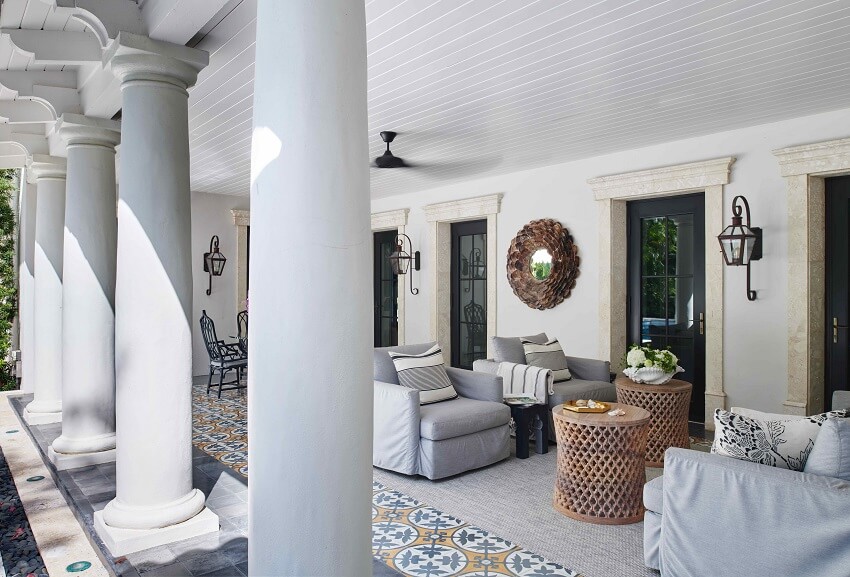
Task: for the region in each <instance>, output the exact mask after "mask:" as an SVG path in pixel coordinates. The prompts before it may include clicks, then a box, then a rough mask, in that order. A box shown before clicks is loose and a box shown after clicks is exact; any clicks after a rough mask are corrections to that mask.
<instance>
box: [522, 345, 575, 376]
mask: <svg viewBox="0 0 850 577" xmlns="http://www.w3.org/2000/svg"><path fill="white" fill-rule="evenodd" d="M520 340H521V341H522V348H523V349H525V364H527V365H530V366H532V367H542V368H544V369H549V370H551V371H552V376H553V377H555V382H556V383H562V382H564V381H569V380H570V379H572V378H573V376H572V374H571V373H570V367H569V366H568V365H567V356H566V355H565V354H564V349H562V348H561V343H559V342H558V339H552V340H551V341H546V342H539V341H532V340H530V339H520Z"/></svg>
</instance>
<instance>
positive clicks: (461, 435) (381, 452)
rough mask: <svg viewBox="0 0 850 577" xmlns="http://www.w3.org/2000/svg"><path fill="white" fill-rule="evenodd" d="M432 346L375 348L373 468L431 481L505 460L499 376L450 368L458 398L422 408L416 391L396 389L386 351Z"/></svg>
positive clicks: (506, 412) (505, 414)
mask: <svg viewBox="0 0 850 577" xmlns="http://www.w3.org/2000/svg"><path fill="white" fill-rule="evenodd" d="M434 344H435V343H426V344H420V345H405V346H399V347H388V348H378V349H375V351H374V377H375V411H374V421H375V427H374V439H373V449H372V464H373V465H374V466H376V467H380V468H382V469H389V470H391V471H395V472H397V473H404V474H406V475H423V476H425V477H428V478H429V479H432V480H433V479H441V478H443V477H449V476H451V475H457V474H458V473H463V472H464V471H469V470H472V469H477V468H479V467H484V466H486V465H490V464H492V463H495V462H497V461H501V460H503V459H506V458H507V457H508V455H509V454H510V446H509V441H510V432H509V428H508V423H509V422H510V419H511V411H510V409H509V408H508V407H507V406H506V405H504V404H502V379H501V378H500V377H496V376H494V375H485V374H480V373H474V372H472V371H465V370H462V369H455V368H451V367H447V368H446V372H447V373H448V375H449V379H450V380H451V382H452V385H453V386H454V388H455V390H456V391H457V394H458V398H456V399H453V400H451V401H443V402H440V403H434V404H430V405H424V406H420V405H419V391H417V390H414V389H409V388H407V387H403V386H401V385H399V383H398V373H397V372H396V369H395V365H394V364H393V362H392V359H391V358H390V356H389V351H399V352H405V353H411V354H418V353H422V352H424V351H426V350H428V349H429V348H431V347H432V346H433V345H434Z"/></svg>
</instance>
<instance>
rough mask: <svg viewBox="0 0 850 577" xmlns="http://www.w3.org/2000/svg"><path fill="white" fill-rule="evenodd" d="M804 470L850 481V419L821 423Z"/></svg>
mask: <svg viewBox="0 0 850 577" xmlns="http://www.w3.org/2000/svg"><path fill="white" fill-rule="evenodd" d="M803 470H804V471H805V472H806V473H812V474H814V475H823V476H825V477H836V478H838V479H844V480H845V481H850V420H848V419H827V421H826V422H824V424H823V425H821V429H820V432H819V433H818V438H817V440H816V441H815V446H814V448H813V449H812V452H811V453H810V454H809V458H808V460H807V461H806V467H805V469H803Z"/></svg>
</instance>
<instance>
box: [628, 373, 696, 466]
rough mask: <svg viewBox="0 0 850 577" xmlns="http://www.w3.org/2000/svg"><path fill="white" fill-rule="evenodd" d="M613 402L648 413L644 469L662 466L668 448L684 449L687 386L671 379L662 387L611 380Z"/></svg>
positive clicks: (687, 440) (688, 399)
mask: <svg viewBox="0 0 850 577" xmlns="http://www.w3.org/2000/svg"><path fill="white" fill-rule="evenodd" d="M614 384H615V385H617V402H618V403H625V404H627V405H632V406H635V407H641V408H642V409H646V410H647V411H649V414H650V415H651V416H652V418H651V419H650V421H649V438H648V439H647V441H646V466H647V467H663V466H664V452H665V451H666V450H667V449H669V448H670V447H681V448H683V449H688V448H690V446H691V443H690V438H689V437H688V410H689V409H690V406H691V389H693V385H691V383H688V382H685V381H680V380H677V379H672V380H670V381H669V382H668V383H666V384H664V385H644V384H640V383H635V382H634V381H632V380H631V379H629V377H627V376H626V375H623V374H620V375H618V376H617V378H616V379H614Z"/></svg>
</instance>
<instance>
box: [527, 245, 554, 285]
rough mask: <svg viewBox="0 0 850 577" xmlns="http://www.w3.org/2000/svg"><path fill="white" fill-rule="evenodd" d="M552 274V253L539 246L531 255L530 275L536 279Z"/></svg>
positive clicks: (545, 277)
mask: <svg viewBox="0 0 850 577" xmlns="http://www.w3.org/2000/svg"><path fill="white" fill-rule="evenodd" d="M551 274H552V255H551V254H550V253H549V251H548V250H547V249H545V248H539V249H537V250H536V251H534V254H532V255H531V276H533V277H534V278H535V279H536V280H546V279H547V278H549V275H551Z"/></svg>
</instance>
